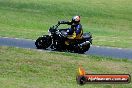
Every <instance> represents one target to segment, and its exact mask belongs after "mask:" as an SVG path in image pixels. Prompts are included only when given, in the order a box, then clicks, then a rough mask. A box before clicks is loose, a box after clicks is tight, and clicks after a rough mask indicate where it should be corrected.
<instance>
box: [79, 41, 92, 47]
mask: <svg viewBox="0 0 132 88" xmlns="http://www.w3.org/2000/svg"><path fill="white" fill-rule="evenodd" d="M86 45H90V42H89V41H86V42H83V43H81V44H79V46H80V47H83V46H86Z"/></svg>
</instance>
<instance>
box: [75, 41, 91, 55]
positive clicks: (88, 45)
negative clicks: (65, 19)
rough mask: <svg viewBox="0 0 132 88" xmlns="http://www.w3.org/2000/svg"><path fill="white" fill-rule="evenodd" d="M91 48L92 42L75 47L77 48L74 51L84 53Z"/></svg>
mask: <svg viewBox="0 0 132 88" xmlns="http://www.w3.org/2000/svg"><path fill="white" fill-rule="evenodd" d="M89 48H90V43H89V44H87V45H85V46H82V47H80V46H77V47H75V48H74V52H75V53H80V54H83V53H85V52H86V51H88V50H89Z"/></svg>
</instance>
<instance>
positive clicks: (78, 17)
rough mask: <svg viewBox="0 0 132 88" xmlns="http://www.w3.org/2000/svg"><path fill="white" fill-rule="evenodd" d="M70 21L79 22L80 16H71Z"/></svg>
mask: <svg viewBox="0 0 132 88" xmlns="http://www.w3.org/2000/svg"><path fill="white" fill-rule="evenodd" d="M72 22H73V23H79V22H80V16H74V17H73V18H72Z"/></svg>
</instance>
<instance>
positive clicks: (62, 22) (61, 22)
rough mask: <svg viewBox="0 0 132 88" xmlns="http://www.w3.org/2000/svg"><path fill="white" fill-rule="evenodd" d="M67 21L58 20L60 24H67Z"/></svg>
mask: <svg viewBox="0 0 132 88" xmlns="http://www.w3.org/2000/svg"><path fill="white" fill-rule="evenodd" d="M65 23H66V22H65V21H58V24H65Z"/></svg>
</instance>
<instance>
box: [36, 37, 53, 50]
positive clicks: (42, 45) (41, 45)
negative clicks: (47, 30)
mask: <svg viewBox="0 0 132 88" xmlns="http://www.w3.org/2000/svg"><path fill="white" fill-rule="evenodd" d="M51 43H52V39H51V37H50V36H49V35H44V36H43V37H39V38H38V39H37V40H36V42H35V45H36V47H37V49H46V48H48V47H49V46H50V45H51Z"/></svg>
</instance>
